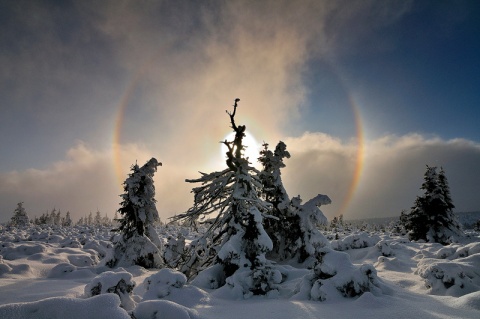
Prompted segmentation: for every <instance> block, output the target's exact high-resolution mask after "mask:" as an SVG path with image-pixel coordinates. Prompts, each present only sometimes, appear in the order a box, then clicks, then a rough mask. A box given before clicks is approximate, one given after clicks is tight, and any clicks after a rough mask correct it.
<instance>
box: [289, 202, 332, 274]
mask: <svg viewBox="0 0 480 319" xmlns="http://www.w3.org/2000/svg"><path fill="white" fill-rule="evenodd" d="M301 203H302V200H301V198H300V196H296V197H294V198H292V201H291V204H290V207H291V211H292V215H293V216H294V219H293V220H294V222H293V223H290V224H289V226H290V231H291V232H292V234H291V235H290V239H289V241H290V242H292V240H295V242H292V245H294V247H295V257H296V259H297V261H298V262H300V263H303V262H306V265H307V266H310V265H311V264H312V263H314V262H315V260H316V253H317V252H318V251H320V250H321V249H323V248H324V247H329V246H330V243H329V242H328V240H327V239H326V238H325V236H323V234H322V233H321V232H320V230H318V225H320V224H323V225H326V224H327V218H326V217H325V215H324V214H323V212H322V211H321V210H320V208H319V207H320V206H322V205H328V204H331V203H332V201H331V200H330V198H329V197H328V196H327V195H322V194H318V195H317V196H315V197H314V198H312V199H310V200H309V201H307V202H306V203H305V204H303V205H302V204H301Z"/></svg>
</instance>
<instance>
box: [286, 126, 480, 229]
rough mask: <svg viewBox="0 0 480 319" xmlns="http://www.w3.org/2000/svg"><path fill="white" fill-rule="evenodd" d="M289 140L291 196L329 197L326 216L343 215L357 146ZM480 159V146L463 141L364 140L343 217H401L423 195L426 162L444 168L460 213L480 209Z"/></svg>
mask: <svg viewBox="0 0 480 319" xmlns="http://www.w3.org/2000/svg"><path fill="white" fill-rule="evenodd" d="M285 142H286V144H287V148H288V149H289V150H290V153H291V155H292V157H291V158H290V159H289V160H288V161H287V162H286V165H287V167H286V168H285V169H284V172H283V179H284V182H285V185H286V189H287V191H288V192H289V193H290V195H291V196H295V195H297V194H300V195H302V198H304V200H308V199H309V198H311V197H312V196H314V195H316V194H317V193H322V194H326V195H329V196H330V197H331V199H332V202H333V203H332V205H329V206H326V207H325V208H324V209H323V211H324V213H326V214H327V215H328V217H330V218H332V217H333V216H335V215H338V214H339V213H341V211H340V209H341V207H342V203H343V201H345V200H346V197H347V194H348V190H349V187H350V186H351V183H352V174H353V173H354V166H355V159H356V155H355V154H356V146H355V144H354V143H352V142H342V141H340V140H338V139H335V138H332V137H331V136H328V135H325V134H321V133H306V134H305V135H303V136H302V137H300V138H289V139H286V140H285ZM290 145H291V146H290ZM479 161H480V144H478V143H475V142H472V141H468V140H464V139H453V140H447V141H445V140H442V139H440V138H427V137H424V136H422V135H418V134H411V135H405V136H400V137H397V136H386V137H383V138H380V139H377V140H373V141H370V142H366V145H365V158H364V167H363V170H362V174H361V179H360V182H359V183H358V185H357V187H356V191H355V193H354V196H353V198H352V200H351V201H350V202H349V205H348V207H347V209H346V210H345V211H344V212H343V213H344V215H345V217H346V218H350V219H355V218H365V217H382V216H399V215H400V212H401V210H403V209H406V210H408V209H410V207H411V206H412V205H413V202H414V200H415V197H416V196H417V195H419V194H421V191H420V190H419V188H420V186H421V184H422V182H423V174H424V172H425V165H427V164H428V165H431V166H438V167H440V166H442V167H443V168H444V169H445V172H446V175H447V178H448V180H449V183H450V189H451V193H452V198H453V200H454V204H455V205H456V211H474V210H478V209H480V201H479V200H478V196H477V194H476V188H477V186H476V185H477V184H478V176H480V168H479V167H478V164H477V163H478V162H479Z"/></svg>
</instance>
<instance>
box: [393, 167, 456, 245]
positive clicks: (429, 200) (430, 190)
mask: <svg viewBox="0 0 480 319" xmlns="http://www.w3.org/2000/svg"><path fill="white" fill-rule="evenodd" d="M420 189H422V190H423V192H424V194H423V195H421V196H417V198H416V199H415V203H414V205H413V207H412V209H411V211H410V214H408V215H404V216H401V217H402V220H403V222H404V226H405V229H406V230H407V231H409V238H410V239H411V240H425V241H429V242H438V243H441V244H444V245H445V244H448V243H451V242H452V241H455V240H457V239H458V237H461V236H463V232H462V230H461V228H460V224H459V223H458V221H457V219H456V216H455V215H454V213H453V211H452V209H453V208H454V207H455V206H454V205H453V202H452V199H451V197H450V189H449V187H448V182H447V178H446V176H445V172H444V171H443V169H442V170H441V172H440V174H438V173H437V168H436V167H430V166H428V165H427V170H426V172H425V174H424V182H423V184H422V186H421V187H420Z"/></svg>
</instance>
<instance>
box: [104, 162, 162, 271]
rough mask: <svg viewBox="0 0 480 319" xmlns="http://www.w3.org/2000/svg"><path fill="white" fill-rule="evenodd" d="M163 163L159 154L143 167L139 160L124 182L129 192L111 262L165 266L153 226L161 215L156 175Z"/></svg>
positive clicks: (122, 206)
mask: <svg viewBox="0 0 480 319" xmlns="http://www.w3.org/2000/svg"><path fill="white" fill-rule="evenodd" d="M160 165H162V164H161V163H159V162H158V161H157V160H156V159H155V158H152V159H150V160H149V161H148V162H147V163H146V164H145V165H144V166H142V167H138V165H137V164H135V165H133V166H132V168H131V171H132V172H131V173H130V174H129V176H128V178H127V179H126V180H125V182H124V183H123V185H124V191H125V193H124V194H122V195H121V197H122V199H123V201H122V202H121V207H120V208H119V209H118V212H119V213H120V214H121V218H120V219H119V222H120V226H119V227H118V228H117V229H115V230H114V231H116V232H118V233H119V235H117V236H115V237H114V239H113V242H114V247H113V251H112V253H111V255H110V256H107V257H106V259H105V264H106V265H107V266H109V267H116V266H131V265H139V266H143V267H145V268H161V267H163V260H162V256H163V253H162V242H161V241H160V238H159V237H158V234H157V232H156V230H155V228H154V226H153V224H154V222H155V221H157V220H158V219H159V217H158V212H157V208H156V206H155V202H156V201H155V198H154V196H155V187H154V185H153V175H154V174H155V172H156V171H157V167H158V166H160Z"/></svg>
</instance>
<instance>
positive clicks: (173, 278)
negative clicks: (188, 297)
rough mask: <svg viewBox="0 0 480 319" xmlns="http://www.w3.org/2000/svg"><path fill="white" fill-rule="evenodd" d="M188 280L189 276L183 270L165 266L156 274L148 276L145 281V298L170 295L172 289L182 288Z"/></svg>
mask: <svg viewBox="0 0 480 319" xmlns="http://www.w3.org/2000/svg"><path fill="white" fill-rule="evenodd" d="M186 282H187V277H186V276H185V275H184V274H182V273H181V272H178V271H175V270H172V269H168V268H163V269H160V270H159V271H158V272H157V273H156V274H154V275H151V276H150V277H147V278H146V279H145V281H144V282H143V286H144V287H145V289H146V292H145V294H144V295H143V299H144V300H150V299H158V298H163V297H166V296H168V295H169V294H170V293H171V291H172V289H175V288H181V287H183V285H185V283H186Z"/></svg>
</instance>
